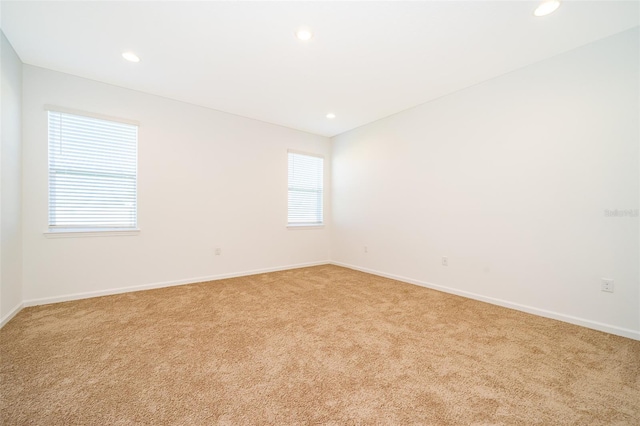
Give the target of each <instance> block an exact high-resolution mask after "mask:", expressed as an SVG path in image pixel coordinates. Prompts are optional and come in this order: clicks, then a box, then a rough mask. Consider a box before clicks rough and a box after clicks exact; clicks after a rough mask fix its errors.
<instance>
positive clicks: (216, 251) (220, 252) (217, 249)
mask: <svg viewBox="0 0 640 426" xmlns="http://www.w3.org/2000/svg"><path fill="white" fill-rule="evenodd" d="M214 253H215V254H216V256H220V255H221V254H222V249H221V248H220V247H218V248H216V249H215V251H214Z"/></svg>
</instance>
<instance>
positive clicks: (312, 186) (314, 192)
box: [288, 151, 324, 226]
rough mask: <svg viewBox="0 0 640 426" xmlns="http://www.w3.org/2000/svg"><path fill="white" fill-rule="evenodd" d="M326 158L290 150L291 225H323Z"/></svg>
mask: <svg viewBox="0 0 640 426" xmlns="http://www.w3.org/2000/svg"><path fill="white" fill-rule="evenodd" d="M323 163H324V159H323V158H322V157H319V156H316V155H308V154H301V153H297V152H292V151H289V215H288V217H289V225H291V226H305V225H306V226H318V225H322V220H323V203H322V199H323V196H322V192H323V191H322V186H323V185H322V180H323V179H322V175H323V173H322V172H323Z"/></svg>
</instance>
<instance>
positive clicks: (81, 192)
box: [49, 110, 138, 231]
mask: <svg viewBox="0 0 640 426" xmlns="http://www.w3.org/2000/svg"><path fill="white" fill-rule="evenodd" d="M137 157H138V126H136V125H133V124H127V123H122V122H116V121H109V120H103V119H98V118H93V117H88V116H83V115H75V114H68V113H65V112H58V111H53V110H50V111H49V229H50V230H52V231H60V230H69V231H74V230H75V231H81V230H92V231H93V230H97V231H100V230H130V229H135V228H136V227H137V198H138V197H137V169H138V167H137V162H138V160H137Z"/></svg>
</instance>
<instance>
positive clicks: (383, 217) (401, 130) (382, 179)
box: [332, 28, 640, 339]
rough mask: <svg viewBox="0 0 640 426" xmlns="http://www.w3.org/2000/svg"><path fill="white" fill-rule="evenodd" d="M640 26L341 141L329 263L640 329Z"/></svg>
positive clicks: (600, 324)
mask: <svg viewBox="0 0 640 426" xmlns="http://www.w3.org/2000/svg"><path fill="white" fill-rule="evenodd" d="M638 38H639V33H638V29H637V28H636V29H634V30H630V31H626V32H624V33H621V34H619V35H616V36H613V37H610V38H607V39H604V40H601V41H598V42H595V43H592V44H589V45H586V46H583V47H581V48H578V49H575V50H573V51H570V52H568V53H565V54H562V55H559V56H557V57H554V58H552V59H549V60H546V61H543V62H540V63H537V64H534V65H531V66H528V67H525V68H523V69H520V70H518V71H515V72H512V73H509V74H507V75H503V76H501V77H498V78H495V79H492V80H490V81H487V82H484V83H482V84H479V85H476V86H473V87H470V88H467V89H465V90H461V91H459V92H456V93H454V94H451V95H448V96H445V97H443V98H440V99H438V100H435V101H433V102H429V103H426V104H424V105H421V106H418V107H416V108H413V109H410V110H407V111H404V112H401V113H399V114H396V115H393V116H391V117H388V118H386V119H383V120H380V121H378V122H375V123H372V124H369V125H366V126H364V127H361V128H358V129H355V130H353V131H350V132H348V133H346V134H343V135H340V136H337V137H335V138H334V139H333V153H332V155H333V163H332V169H333V177H332V182H333V206H334V209H333V228H332V259H333V260H334V261H336V262H339V263H342V264H346V265H350V266H352V267H356V268H360V269H366V270H370V271H374V272H377V273H381V274H385V275H391V276H400V277H404V278H405V279H408V280H410V281H412V282H415V283H418V284H423V285H429V286H440V288H443V289H445V290H446V291H449V292H454V293H458V294H464V295H468V296H469V295H470V296H473V297H475V298H478V299H483V300H490V301H492V302H494V303H499V304H503V305H506V306H512V307H517V308H519V309H523V310H528V311H530V312H535V313H538V314H541V315H546V316H550V317H556V318H560V319H563V320H565V321H570V322H574V323H579V324H583V325H587V326H590V327H594V328H599V329H602V330H607V331H611V332H614V333H618V334H622V335H626V336H629V337H634V338H636V339H638V338H640V332H639V331H640V323H639V320H640V318H639V314H638V312H639V310H640V306H639V274H638V258H639V250H638V217H605V214H604V211H605V209H638V208H639V199H638V198H639V196H638V194H639V190H640V188H639V185H638V182H639V179H638V171H639V165H638V158H639V152H638V146H639V140H640V134H639V130H638V127H639V120H638V118H639V113H640V111H639V108H638V93H639V92H638V86H639V84H638V80H639V75H640V74H639V67H638V51H639V45H638ZM365 245H366V246H367V247H368V253H364V250H363V246H365ZM442 256H448V259H449V266H448V267H444V266H442V265H441V257H442ZM601 277H605V278H613V279H614V280H615V292H614V293H612V294H610V293H604V292H602V291H600V279H601Z"/></svg>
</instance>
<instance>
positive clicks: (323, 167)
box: [287, 149, 326, 229]
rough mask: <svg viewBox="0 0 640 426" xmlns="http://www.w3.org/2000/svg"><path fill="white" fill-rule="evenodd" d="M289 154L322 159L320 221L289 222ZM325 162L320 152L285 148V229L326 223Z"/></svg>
mask: <svg viewBox="0 0 640 426" xmlns="http://www.w3.org/2000/svg"><path fill="white" fill-rule="evenodd" d="M289 154H295V155H304V156H307V157H315V158H319V159H321V160H322V180H321V184H322V187H321V203H322V205H321V208H322V211H321V215H322V222H320V223H290V222H289V176H288V170H289ZM325 172H326V162H325V157H324V155H322V154H316V153H311V152H305V151H299V150H295V149H288V150H287V229H320V228H324V226H325V224H326V217H325V205H326V203H325V180H326V179H325V178H326V176H325V175H326V173H325Z"/></svg>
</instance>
